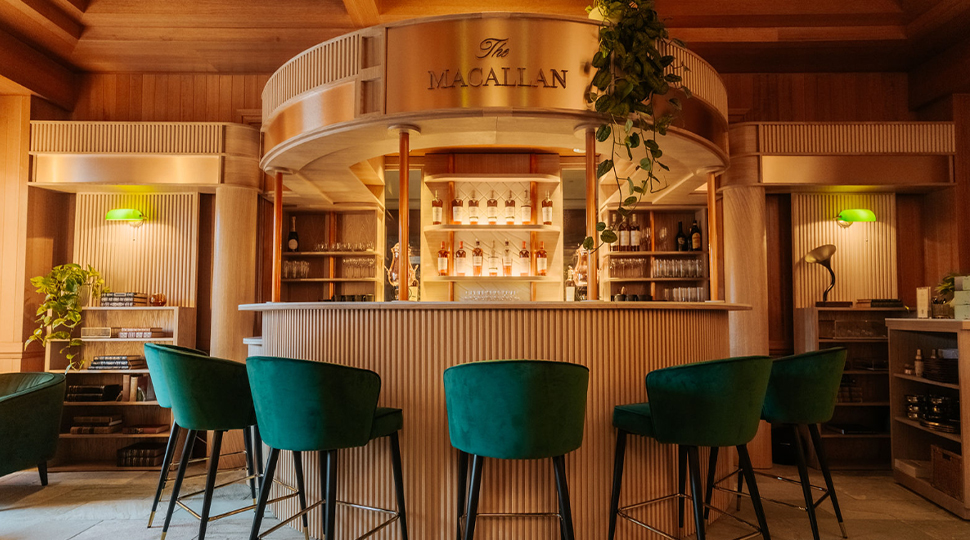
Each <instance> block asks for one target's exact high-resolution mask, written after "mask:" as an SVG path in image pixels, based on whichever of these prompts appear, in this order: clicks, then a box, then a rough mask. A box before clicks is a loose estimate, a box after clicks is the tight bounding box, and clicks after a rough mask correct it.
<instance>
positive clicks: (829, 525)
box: [0, 467, 970, 540]
mask: <svg viewBox="0 0 970 540" xmlns="http://www.w3.org/2000/svg"><path fill="white" fill-rule="evenodd" d="M773 472H776V473H779V474H782V475H786V476H789V477H797V475H796V474H795V472H794V470H793V469H792V468H790V467H777V468H776V469H775V470H774V471H773ZM817 476H818V475H817ZM50 479H51V482H50V485H49V486H47V487H46V488H42V487H41V486H40V482H39V481H38V478H37V472H36V471H22V472H19V473H14V474H11V475H7V476H5V477H3V478H0V539H2V540H35V539H36V540H68V539H70V540H100V539H110V540H155V539H158V538H160V537H161V526H160V524H161V522H162V520H163V519H164V511H163V510H161V509H160V511H159V514H158V517H157V518H156V526H155V527H153V528H151V529H148V528H146V527H145V525H146V523H147V517H148V513H149V509H150V507H151V498H152V495H153V494H154V488H155V482H156V479H157V476H156V475H155V474H154V473H139V472H113V473H99V474H94V473H52V474H51V475H50ZM201 481H202V479H201V478H200V479H196V480H193V481H187V482H186V484H187V486H188V488H198V487H200V486H201ZM814 481H815V483H816V484H819V485H820V484H822V479H821V477H820V476H818V478H816V479H814ZM835 485H836V488H837V489H838V490H839V497H840V502H841V503H842V511H843V513H844V516H845V521H846V527H847V529H848V533H849V538H850V539H852V540H875V539H891V540H943V539H946V540H958V539H960V540H963V539H966V540H970V522H964V521H962V520H960V519H958V518H956V517H954V516H953V515H951V514H949V513H948V512H946V511H945V510H943V509H941V508H939V507H937V506H935V505H934V504H932V503H930V502H928V501H926V500H925V499H923V498H922V497H920V496H918V495H916V494H914V493H912V492H910V491H909V490H907V489H905V488H903V487H901V486H898V485H896V484H895V483H894V482H893V480H892V477H891V475H890V474H889V473H888V472H887V473H836V476H835ZM759 486H760V487H761V491H762V494H763V495H764V496H766V497H771V498H775V499H780V500H786V501H790V502H792V503H798V502H799V501H800V498H801V491H800V490H799V488H798V487H797V486H794V485H789V484H785V483H782V482H776V481H771V480H769V479H767V478H763V477H759ZM248 503H249V490H248V489H247V488H245V487H243V486H241V485H235V486H230V487H228V488H224V489H222V490H220V491H219V493H218V496H217V497H216V499H215V500H214V503H213V512H214V513H218V512H222V511H225V510H228V509H231V508H236V507H238V506H244V505H246V504H248ZM199 506H201V502H198V503H197V504H196V505H194V506H193V507H194V508H196V510H198V507H199ZM766 512H767V515H768V525H769V528H770V530H771V536H772V538H774V539H777V540H808V539H811V537H812V534H811V530H810V528H809V525H808V518H807V516H806V515H805V513H804V512H802V511H800V510H796V509H793V508H789V507H785V506H781V505H776V504H771V503H766ZM818 514H819V522H820V528H821V533H822V539H823V540H824V539H830V540H837V539H839V538H841V535H840V534H839V527H838V523H837V522H836V520H835V515H834V513H833V512H832V507H831V505H830V504H829V503H828V502H823V504H822V506H821V507H820V508H819V512H818ZM738 515H739V517H742V518H745V519H748V520H750V521H755V519H754V513H753V512H752V510H751V504H750V503H749V502H747V501H745V502H744V504H743V505H742V510H741V512H740V513H739V514H738ZM251 520H252V514H251V513H249V512H244V513H241V514H239V515H237V516H233V517H230V518H226V519H223V520H219V521H216V522H214V523H212V524H211V525H210V527H209V531H208V533H207V535H206V538H207V539H211V540H227V539H239V538H247V537H248V534H249V526H250V524H251ZM276 523H277V521H276V520H275V519H272V518H271V517H270V516H267V518H266V519H265V520H264V521H263V529H264V530H265V529H266V528H268V527H270V526H272V525H274V524H276ZM624 530H625V529H623V528H621V529H620V534H618V539H620V540H622V539H623V532H624ZM626 530H629V529H626ZM197 531H198V522H197V521H196V520H194V519H193V518H192V517H191V516H189V514H188V513H186V512H184V511H177V512H176V513H175V515H174V516H173V519H172V526H171V528H170V530H169V534H168V536H167V538H168V539H171V540H191V539H193V538H196V536H197ZM708 532H709V534H708V537H709V538H710V539H711V540H724V539H729V538H735V537H737V536H740V535H741V534H745V533H746V532H748V531H747V530H746V529H743V528H741V527H740V526H738V525H735V524H734V522H733V520H730V519H721V520H719V521H718V522H717V523H715V524H713V525H712V526H711V527H710V528H709V530H708ZM386 534H387V533H383V532H382V533H380V534H378V535H377V538H380V537H382V536H384V537H386ZM269 538H271V539H273V540H277V539H278V540H302V539H303V534H302V533H300V532H298V531H296V530H293V529H290V528H288V527H284V528H282V529H281V530H280V531H278V532H277V533H275V534H274V535H272V536H270V537H269ZM416 540H422V539H416ZM483 540H484V539H483ZM580 540H601V539H580Z"/></svg>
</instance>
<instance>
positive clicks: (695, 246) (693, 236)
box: [690, 219, 704, 251]
mask: <svg viewBox="0 0 970 540" xmlns="http://www.w3.org/2000/svg"><path fill="white" fill-rule="evenodd" d="M690 250H691V251H704V248H703V246H702V245H701V228H700V227H698V226H697V220H696V219H695V220H694V223H693V224H692V225H691V226H690Z"/></svg>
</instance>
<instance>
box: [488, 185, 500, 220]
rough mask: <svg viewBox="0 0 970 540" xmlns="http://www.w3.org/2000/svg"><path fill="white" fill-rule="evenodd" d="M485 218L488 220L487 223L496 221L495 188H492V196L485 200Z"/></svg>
mask: <svg viewBox="0 0 970 540" xmlns="http://www.w3.org/2000/svg"><path fill="white" fill-rule="evenodd" d="M485 218H486V219H487V220H488V224H489V225H495V224H496V223H498V199H496V198H495V190H494V189H493V190H492V196H491V197H489V199H488V200H487V201H485Z"/></svg>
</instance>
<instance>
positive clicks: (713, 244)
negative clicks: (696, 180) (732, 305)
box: [707, 174, 721, 300]
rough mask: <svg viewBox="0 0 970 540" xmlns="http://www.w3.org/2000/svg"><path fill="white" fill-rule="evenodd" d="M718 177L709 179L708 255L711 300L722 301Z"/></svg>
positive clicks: (709, 177)
mask: <svg viewBox="0 0 970 540" xmlns="http://www.w3.org/2000/svg"><path fill="white" fill-rule="evenodd" d="M718 218H719V216H718V215H717V176H715V175H714V174H711V175H709V176H708V177H707V245H708V248H707V253H708V266H709V269H708V273H709V275H710V278H711V281H710V289H711V300H719V299H720V293H719V291H720V288H721V275H720V273H719V272H718V269H719V268H721V250H720V248H719V247H718V242H719V241H720V238H719V237H718V230H717V222H718Z"/></svg>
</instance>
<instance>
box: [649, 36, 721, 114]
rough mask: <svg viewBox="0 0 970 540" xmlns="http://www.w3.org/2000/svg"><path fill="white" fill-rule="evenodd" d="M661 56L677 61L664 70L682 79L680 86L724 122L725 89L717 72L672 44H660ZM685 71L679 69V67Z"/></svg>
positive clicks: (699, 58)
mask: <svg viewBox="0 0 970 540" xmlns="http://www.w3.org/2000/svg"><path fill="white" fill-rule="evenodd" d="M657 48H658V49H659V50H660V54H662V55H667V54H669V55H673V56H675V57H677V61H676V62H675V63H674V64H673V65H671V66H670V67H668V68H667V69H666V70H665V73H676V74H677V75H680V76H681V77H683V81H682V84H683V85H684V86H686V87H687V88H689V89H690V91H691V94H693V95H694V96H695V97H697V98H700V99H702V100H704V101H706V102H708V103H709V104H710V105H711V106H712V107H714V109H715V110H716V111H717V112H718V113H719V114H720V115H721V117H722V118H723V119H724V121H725V122H726V121H727V119H728V99H727V88H726V87H725V86H724V81H722V80H721V76H720V75H718V73H717V71H716V70H715V69H714V68H713V67H712V66H711V65H710V64H708V63H707V61H705V60H704V59H703V58H701V57H700V56H698V55H697V54H696V53H693V52H691V51H690V50H688V49H685V48H683V47H679V46H677V45H674V44H670V45H668V44H665V43H660V44H658V47H657ZM681 65H682V66H683V68H685V69H679V67H680V66H681Z"/></svg>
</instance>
